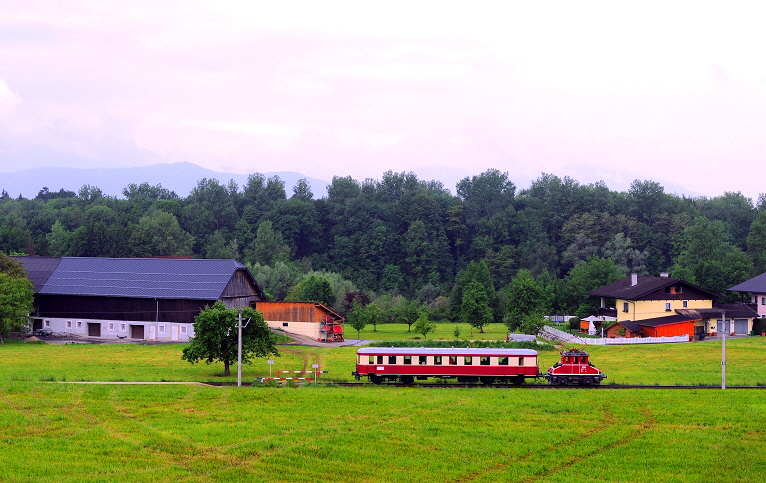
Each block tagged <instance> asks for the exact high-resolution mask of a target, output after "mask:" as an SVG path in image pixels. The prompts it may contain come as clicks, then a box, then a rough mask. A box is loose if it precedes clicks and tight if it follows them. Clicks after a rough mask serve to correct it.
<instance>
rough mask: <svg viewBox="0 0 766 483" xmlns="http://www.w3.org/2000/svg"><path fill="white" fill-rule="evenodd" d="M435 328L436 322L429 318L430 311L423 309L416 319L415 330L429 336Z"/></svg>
mask: <svg viewBox="0 0 766 483" xmlns="http://www.w3.org/2000/svg"><path fill="white" fill-rule="evenodd" d="M435 330H436V324H434V323H433V322H431V321H430V320H428V312H427V311H425V310H421V311H420V315H419V316H418V320H416V321H415V332H417V333H418V334H421V335H423V338H428V334H429V333H431V332H434V331H435Z"/></svg>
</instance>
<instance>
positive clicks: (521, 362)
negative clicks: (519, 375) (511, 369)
mask: <svg viewBox="0 0 766 483" xmlns="http://www.w3.org/2000/svg"><path fill="white" fill-rule="evenodd" d="M519 365H520V366H523V365H524V358H523V357H519Z"/></svg>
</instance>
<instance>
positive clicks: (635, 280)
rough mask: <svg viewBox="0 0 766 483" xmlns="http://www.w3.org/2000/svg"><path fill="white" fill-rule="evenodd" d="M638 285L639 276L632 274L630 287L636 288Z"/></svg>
mask: <svg viewBox="0 0 766 483" xmlns="http://www.w3.org/2000/svg"><path fill="white" fill-rule="evenodd" d="M636 285H638V274H637V273H631V274H630V286H631V287H635V286H636Z"/></svg>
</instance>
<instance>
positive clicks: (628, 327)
mask: <svg viewBox="0 0 766 483" xmlns="http://www.w3.org/2000/svg"><path fill="white" fill-rule="evenodd" d="M588 294H589V295H594V296H597V297H601V308H602V310H601V311H602V312H604V313H611V314H613V315H615V316H616V317H617V323H616V324H615V325H613V326H612V327H610V328H609V329H608V330H607V336H608V337H668V336H675V335H684V334H687V335H688V336H689V339H690V340H691V339H693V338H694V337H699V336H700V335H701V334H706V335H716V334H717V333H718V332H721V331H726V333H727V334H730V335H737V334H739V335H748V334H750V331H751V330H752V328H753V319H754V318H756V317H757V314H756V313H755V312H754V311H753V310H752V309H751V308H750V307H748V306H747V305H745V304H713V300H714V299H715V298H716V297H719V296H718V295H717V294H714V293H712V292H710V291H708V290H705V289H703V288H700V287H698V286H696V285H694V284H691V283H689V282H686V281H684V280H682V279H680V278H673V277H669V276H667V275H666V274H663V275H662V276H660V277H649V276H639V275H637V274H635V273H634V274H631V275H630V276H629V277H626V278H624V279H621V280H618V281H616V282H614V283H611V284H609V285H605V286H603V287H601V288H597V289H596V290H592V291H590V292H588ZM607 299H614V300H615V306H614V308H613V309H607V308H606V300H607ZM722 314H725V320H723V321H722V320H721V315H722Z"/></svg>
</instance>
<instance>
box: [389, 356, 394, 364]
mask: <svg viewBox="0 0 766 483" xmlns="http://www.w3.org/2000/svg"><path fill="white" fill-rule="evenodd" d="M388 363H389V364H396V356H388Z"/></svg>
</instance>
